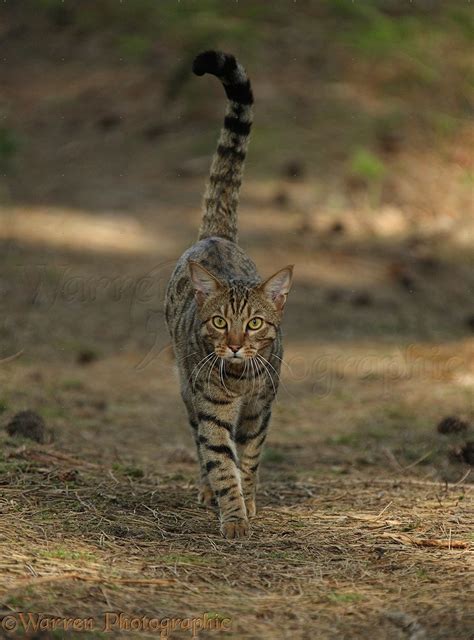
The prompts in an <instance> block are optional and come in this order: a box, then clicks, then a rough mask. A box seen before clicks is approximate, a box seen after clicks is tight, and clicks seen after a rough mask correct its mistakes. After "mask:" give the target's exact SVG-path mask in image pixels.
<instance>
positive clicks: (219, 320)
mask: <svg viewBox="0 0 474 640" xmlns="http://www.w3.org/2000/svg"><path fill="white" fill-rule="evenodd" d="M212 324H213V325H214V326H215V328H216V329H225V328H226V327H227V322H226V320H225V318H223V317H222V316H214V317H213V318H212Z"/></svg>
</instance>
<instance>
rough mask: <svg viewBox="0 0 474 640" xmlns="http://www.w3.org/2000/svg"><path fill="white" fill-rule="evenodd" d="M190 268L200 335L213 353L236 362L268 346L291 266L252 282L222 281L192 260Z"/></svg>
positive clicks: (276, 322)
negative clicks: (264, 278) (265, 278)
mask: <svg viewBox="0 0 474 640" xmlns="http://www.w3.org/2000/svg"><path fill="white" fill-rule="evenodd" d="M189 271H190V275H191V282H192V284H193V287H194V293H195V298H196V303H197V306H198V311H199V315H200V318H201V320H202V328H201V335H202V337H203V338H204V339H205V340H206V341H207V342H209V343H210V344H211V345H212V347H213V349H214V352H215V353H216V355H218V356H220V357H221V358H225V359H226V360H229V361H230V362H232V363H233V364H237V363H239V362H242V363H243V362H245V360H247V359H249V358H253V357H255V356H256V355H257V354H258V353H259V352H260V351H264V350H265V349H266V348H268V347H269V346H270V344H271V343H272V342H273V340H274V339H275V338H276V336H277V327H278V325H279V324H280V322H281V317H282V313H283V308H284V306H285V302H286V298H287V295H288V292H289V291H290V287H291V280H292V275H293V266H288V267H285V268H284V269H280V271H277V272H276V273H275V274H274V275H273V276H271V277H270V278H268V279H267V280H265V282H262V283H260V284H257V285H254V286H250V285H248V284H245V283H244V282H242V281H233V282H230V283H228V282H222V281H221V280H219V279H218V278H217V277H216V276H214V275H213V274H212V273H210V272H209V271H207V269H205V268H204V267H203V266H202V265H201V264H199V263H198V262H194V261H192V260H190V261H189Z"/></svg>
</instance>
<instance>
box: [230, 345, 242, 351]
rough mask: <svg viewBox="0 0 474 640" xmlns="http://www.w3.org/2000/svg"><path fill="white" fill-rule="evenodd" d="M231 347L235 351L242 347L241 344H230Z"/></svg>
mask: <svg viewBox="0 0 474 640" xmlns="http://www.w3.org/2000/svg"><path fill="white" fill-rule="evenodd" d="M229 349H230V350H231V351H233V352H234V353H237V351H238V350H239V349H240V344H230V345H229Z"/></svg>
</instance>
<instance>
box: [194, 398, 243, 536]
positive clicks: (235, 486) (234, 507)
mask: <svg viewBox="0 0 474 640" xmlns="http://www.w3.org/2000/svg"><path fill="white" fill-rule="evenodd" d="M232 404H234V403H232ZM239 409H240V406H239V405H238V404H237V401H236V402H235V406H227V407H226V411H225V413H224V412H223V411H220V412H219V414H220V415H216V412H215V407H214V410H213V408H212V406H209V405H207V406H206V404H204V405H203V403H200V410H199V411H198V413H197V417H198V441H199V450H200V455H201V458H202V461H203V464H204V466H205V469H206V471H207V479H208V481H209V484H210V486H211V488H212V490H213V492H214V495H215V497H216V500H217V503H218V506H219V514H220V520H221V530H222V533H223V535H224V536H225V537H226V538H240V537H243V536H246V535H248V531H249V526H248V520H247V510H246V507H245V501H244V496H243V493H242V485H241V479H240V472H239V468H238V457H237V448H236V445H235V441H234V431H235V424H236V421H237V416H238V412H239Z"/></svg>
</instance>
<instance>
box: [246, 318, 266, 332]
mask: <svg viewBox="0 0 474 640" xmlns="http://www.w3.org/2000/svg"><path fill="white" fill-rule="evenodd" d="M262 325H263V320H262V318H252V320H249V322H248V324H247V329H251V330H252V331H256V330H257V329H261V328H262Z"/></svg>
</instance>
